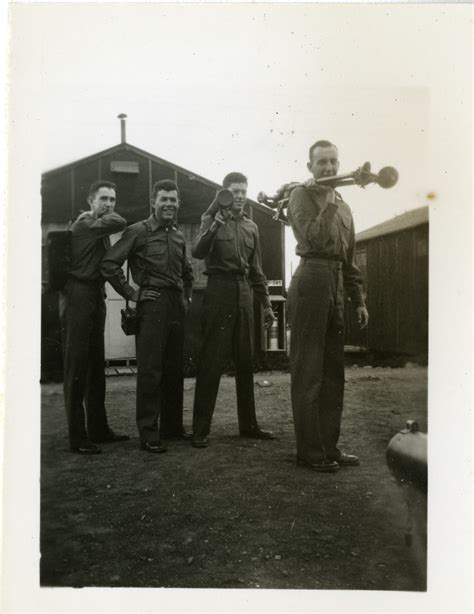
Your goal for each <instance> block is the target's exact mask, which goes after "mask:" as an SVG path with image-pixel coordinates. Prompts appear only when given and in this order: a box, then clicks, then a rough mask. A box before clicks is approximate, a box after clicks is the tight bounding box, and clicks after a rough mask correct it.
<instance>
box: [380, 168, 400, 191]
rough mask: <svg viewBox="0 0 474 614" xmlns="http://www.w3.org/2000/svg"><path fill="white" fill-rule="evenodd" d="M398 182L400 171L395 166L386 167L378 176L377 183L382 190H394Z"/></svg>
mask: <svg viewBox="0 0 474 614" xmlns="http://www.w3.org/2000/svg"><path fill="white" fill-rule="evenodd" d="M397 181H398V171H397V169H396V168H394V167H393V166H384V167H383V168H382V169H380V171H379V172H378V174H377V183H378V185H379V186H380V187H381V188H393V186H394V185H395V184H396V183H397Z"/></svg>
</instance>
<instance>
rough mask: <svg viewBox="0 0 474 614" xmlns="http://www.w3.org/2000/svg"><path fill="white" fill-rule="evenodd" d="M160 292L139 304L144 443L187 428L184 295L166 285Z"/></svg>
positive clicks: (139, 407) (140, 423) (139, 405)
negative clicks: (184, 409)
mask: <svg viewBox="0 0 474 614" xmlns="http://www.w3.org/2000/svg"><path fill="white" fill-rule="evenodd" d="M159 292H160V297H159V298H158V299H156V300H147V301H142V302H139V303H138V307H137V309H138V315H139V318H140V324H139V329H138V334H137V336H136V349H137V426H138V431H139V434H140V439H141V442H142V444H144V443H149V442H156V441H158V440H159V439H160V431H161V435H163V436H165V435H177V434H180V433H181V432H182V431H183V430H184V429H183V381H184V371H183V346H184V319H185V311H184V304H183V295H182V292H181V291H179V290H174V289H167V288H164V289H162V288H160V289H159ZM160 413H161V425H160V428H159V427H158V420H159V419H160Z"/></svg>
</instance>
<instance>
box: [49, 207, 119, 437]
mask: <svg viewBox="0 0 474 614" xmlns="http://www.w3.org/2000/svg"><path fill="white" fill-rule="evenodd" d="M126 224H127V222H126V220H124V219H123V217H121V216H120V215H118V214H117V213H115V212H113V213H106V214H105V215H103V216H102V217H95V216H94V215H92V213H90V212H86V213H83V214H81V215H80V216H79V217H78V218H77V220H76V221H75V222H74V224H73V225H72V228H71V231H72V238H71V249H72V266H71V272H70V274H69V277H68V281H67V283H66V286H65V288H64V291H63V296H62V300H61V323H62V337H63V353H64V399H65V405H66V413H67V418H68V427H69V441H70V445H71V448H73V449H74V448H78V447H80V446H82V445H84V444H86V443H88V442H89V440H92V441H103V440H105V439H107V438H108V437H109V436H110V435H111V430H110V428H109V426H108V423H107V415H106V411H105V405H104V402H105V372H104V328H105V315H106V309H105V292H104V279H103V278H102V276H101V274H100V261H101V260H102V257H103V256H104V254H105V252H106V249H107V248H108V247H110V241H109V238H108V236H109V235H111V234H114V233H116V232H119V231H121V230H123V229H124V228H125V226H126ZM84 401H85V408H86V414H87V429H86V420H85V415H84V406H83V403H84Z"/></svg>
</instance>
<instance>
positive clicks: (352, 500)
mask: <svg viewBox="0 0 474 614" xmlns="http://www.w3.org/2000/svg"><path fill="white" fill-rule="evenodd" d="M346 379H347V384H346V401H345V413H344V418H343V425H342V437H341V442H340V443H341V448H342V449H343V450H346V451H347V452H354V453H357V454H359V455H360V457H361V465H360V467H351V468H341V469H340V470H339V472H338V473H337V474H317V473H314V472H311V471H310V470H308V469H305V468H301V467H297V466H296V464H295V448H294V433H293V422H292V414H291V405H290V387H289V375H288V374H284V373H276V372H273V373H258V374H256V375H255V382H256V385H255V390H256V399H257V412H258V416H259V421H260V423H261V425H262V426H263V427H265V428H271V429H272V430H273V431H274V432H275V434H276V435H277V439H275V440H274V441H252V440H246V439H241V438H239V437H238V436H237V415H236V408H235V386H234V380H233V379H232V378H230V377H225V378H223V379H222V383H221V388H220V393H219V398H218V402H217V407H216V412H215V415H214V421H213V430H212V433H211V445H210V447H209V448H207V449H194V448H192V447H191V446H190V445H189V443H187V442H183V441H172V442H170V443H169V449H168V452H167V453H166V454H161V455H151V454H147V453H145V452H143V451H141V450H140V449H139V446H138V438H137V432H136V427H135V423H134V407H135V377H134V376H128V377H126V376H125V377H114V378H112V377H111V378H108V380H107V386H108V389H107V403H108V415H109V421H110V424H111V426H112V427H113V428H114V429H115V430H117V431H118V432H126V433H128V434H130V435H131V436H132V439H131V441H129V442H127V443H124V444H123V443H122V444H108V445H104V446H103V453H102V454H101V455H99V456H93V457H82V456H78V455H74V454H70V453H69V452H68V446H67V438H66V424H65V416H64V408H63V399H62V388H61V385H60V384H48V385H43V387H42V471H41V584H42V585H43V586H75V587H79V586H126V587H181V588H182V587H188V588H284V589H290V588H292V589H297V588H305V589H359V590H370V589H377V590H403V591H422V590H425V588H426V577H425V553H424V550H423V545H422V544H423V532H424V526H423V525H424V513H425V509H424V502H423V500H422V498H420V499H419V500H418V501H417V502H416V507H415V509H414V516H415V529H414V531H415V540H414V542H413V544H412V546H411V547H408V546H407V545H406V544H405V530H406V520H407V502H408V501H409V500H411V501H412V499H410V497H411V495H410V493H409V492H408V487H406V486H401V485H400V484H398V483H397V482H396V481H395V479H394V478H393V477H392V476H391V474H390V472H389V470H388V469H387V466H386V463H385V450H386V447H387V444H388V442H389V441H390V439H391V437H392V436H393V435H394V434H395V433H396V432H397V431H398V430H399V429H401V428H403V426H404V424H405V421H406V420H407V419H410V418H414V419H416V420H418V422H419V424H420V428H421V430H425V431H426V427H427V415H426V403H427V394H426V387H427V371H426V368H423V367H417V366H408V367H407V368H397V369H391V368H356V367H350V368H348V369H347V371H346ZM263 380H268V381H269V382H270V383H271V386H269V387H261V386H259V385H258V383H259V382H262V381H263ZM193 394H194V380H192V379H188V380H186V382H185V423H186V426H187V427H189V426H190V424H191V408H192V400H193Z"/></svg>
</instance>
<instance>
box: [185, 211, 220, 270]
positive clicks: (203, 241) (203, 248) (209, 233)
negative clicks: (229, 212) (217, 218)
mask: <svg viewBox="0 0 474 614" xmlns="http://www.w3.org/2000/svg"><path fill="white" fill-rule="evenodd" d="M213 222H214V217H213V216H212V215H209V214H207V213H205V214H204V215H203V216H202V218H201V227H200V228H199V232H198V234H197V235H196V237H195V239H194V241H193V243H192V247H191V254H192V255H193V256H194V258H198V259H199V260H203V259H204V258H206V256H208V255H209V252H210V251H211V249H212V245H213V243H214V239H215V237H216V233H217V229H215V230H211V226H212V223H213Z"/></svg>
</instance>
